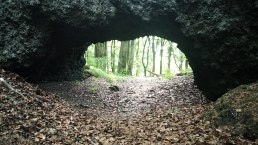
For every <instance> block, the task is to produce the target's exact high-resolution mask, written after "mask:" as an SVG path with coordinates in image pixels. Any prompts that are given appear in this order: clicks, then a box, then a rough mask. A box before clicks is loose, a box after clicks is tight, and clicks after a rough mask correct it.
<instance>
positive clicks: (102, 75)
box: [85, 66, 124, 82]
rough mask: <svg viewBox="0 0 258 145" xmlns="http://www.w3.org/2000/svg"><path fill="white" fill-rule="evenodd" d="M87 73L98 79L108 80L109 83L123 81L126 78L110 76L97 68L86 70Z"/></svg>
mask: <svg viewBox="0 0 258 145" xmlns="http://www.w3.org/2000/svg"><path fill="white" fill-rule="evenodd" d="M85 71H86V72H87V73H90V74H91V75H93V76H94V77H96V78H103V79H106V80H107V81H108V82H116V81H122V80H123V79H124V77H121V76H117V75H113V74H108V73H106V72H105V71H103V70H102V69H99V68H96V67H93V66H91V67H90V69H87V70H85Z"/></svg>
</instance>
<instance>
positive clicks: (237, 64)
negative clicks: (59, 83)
mask: <svg viewBox="0 0 258 145" xmlns="http://www.w3.org/2000/svg"><path fill="white" fill-rule="evenodd" d="M0 3H1V7H0V20H1V23H0V65H1V66H3V67H4V68H6V69H9V70H11V71H14V72H17V73H19V74H21V75H23V76H25V77H27V78H28V79H30V80H34V81H35V80H36V81H42V80H73V79H80V78H82V76H83V67H84V64H85V60H84V59H83V54H84V51H85V50H86V48H87V46H88V45H90V44H91V43H96V42H104V41H107V40H112V39H118V40H129V39H133V38H136V37H139V36H145V35H157V36H160V37H163V38H166V39H169V40H171V41H174V42H177V43H178V44H179V48H180V49H181V50H182V51H183V52H184V53H185V54H186V56H187V58H188V59H189V62H190V65H191V67H192V68H193V71H194V75H195V81H196V83H197V85H198V86H199V87H200V88H201V89H202V90H203V91H204V92H205V93H206V94H207V97H208V98H209V99H211V100H216V99H217V98H218V97H219V96H220V95H221V94H223V93H225V92H226V91H227V90H228V89H230V88H233V87H235V86H237V85H239V84H243V83H250V82H254V81H256V80H258V75H257V74H258V41H257V40H258V19H257V18H258V13H257V11H258V0H245V1H240V0H227V1H225V0H62V1H61V0H52V1H43V0H36V1H33V0H23V1H20V0H8V1H7V0H1V1H0Z"/></svg>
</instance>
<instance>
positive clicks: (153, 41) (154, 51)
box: [152, 36, 156, 76]
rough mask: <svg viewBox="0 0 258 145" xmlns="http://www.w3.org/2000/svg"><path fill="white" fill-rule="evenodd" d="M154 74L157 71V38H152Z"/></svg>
mask: <svg viewBox="0 0 258 145" xmlns="http://www.w3.org/2000/svg"><path fill="white" fill-rule="evenodd" d="M152 57H153V58H152V72H153V73H155V71H156V48H155V36H152ZM152 76H154V75H152Z"/></svg>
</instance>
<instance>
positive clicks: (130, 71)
mask: <svg viewBox="0 0 258 145" xmlns="http://www.w3.org/2000/svg"><path fill="white" fill-rule="evenodd" d="M129 44H130V47H128V48H130V49H129V53H128V54H129V57H128V64H127V65H128V68H127V73H128V74H129V75H133V66H134V65H133V64H134V53H135V42H134V40H131V41H129Z"/></svg>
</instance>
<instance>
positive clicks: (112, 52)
mask: <svg viewBox="0 0 258 145" xmlns="http://www.w3.org/2000/svg"><path fill="white" fill-rule="evenodd" d="M177 46H178V44H177V43H175V42H172V41H170V40H167V39H164V38H161V37H158V36H151V35H149V36H144V37H138V38H136V39H131V40H124V41H119V40H110V41H106V42H103V43H95V44H91V45H90V46H88V48H87V51H86V52H85V54H84V58H85V60H86V69H87V72H90V73H93V74H94V75H97V74H96V73H97V72H98V71H102V72H104V73H107V74H111V75H118V76H133V77H159V78H165V79H172V78H173V77H174V76H183V75H192V74H193V72H192V69H191V67H190V65H189V61H188V59H187V58H186V56H185V54H184V53H183V52H182V51H181V50H180V49H179V48H178V47H177Z"/></svg>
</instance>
